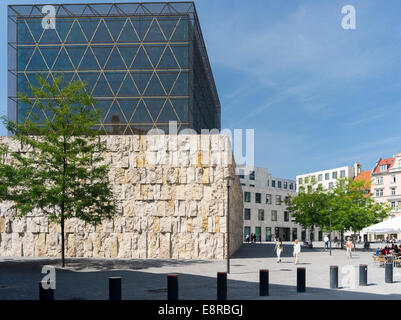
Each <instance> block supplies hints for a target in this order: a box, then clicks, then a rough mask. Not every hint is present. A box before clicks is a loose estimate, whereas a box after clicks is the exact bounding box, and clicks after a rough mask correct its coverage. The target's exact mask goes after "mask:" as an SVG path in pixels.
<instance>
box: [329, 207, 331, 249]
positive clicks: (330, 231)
mask: <svg viewBox="0 0 401 320" xmlns="http://www.w3.org/2000/svg"><path fill="white" fill-rule="evenodd" d="M329 238H330V256H331V207H330V237H329Z"/></svg>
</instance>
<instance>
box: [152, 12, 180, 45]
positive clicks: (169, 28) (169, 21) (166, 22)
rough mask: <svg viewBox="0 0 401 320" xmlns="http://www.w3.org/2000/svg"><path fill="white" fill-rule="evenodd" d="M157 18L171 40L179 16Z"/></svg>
mask: <svg viewBox="0 0 401 320" xmlns="http://www.w3.org/2000/svg"><path fill="white" fill-rule="evenodd" d="M157 20H158V21H159V24H160V27H161V29H162V31H163V33H164V35H165V36H166V38H167V40H170V38H171V35H172V34H173V31H174V29H175V26H176V25H177V23H178V18H177V17H174V16H171V17H158V18H157Z"/></svg>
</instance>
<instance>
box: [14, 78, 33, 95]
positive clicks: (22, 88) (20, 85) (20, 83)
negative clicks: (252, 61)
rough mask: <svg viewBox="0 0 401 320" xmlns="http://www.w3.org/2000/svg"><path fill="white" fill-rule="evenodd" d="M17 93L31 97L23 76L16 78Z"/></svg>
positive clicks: (26, 80)
mask: <svg viewBox="0 0 401 320" xmlns="http://www.w3.org/2000/svg"><path fill="white" fill-rule="evenodd" d="M17 92H18V93H20V94H24V95H27V96H31V90H30V84H29V81H28V79H27V78H26V77H25V75H24V74H19V75H18V76H17Z"/></svg>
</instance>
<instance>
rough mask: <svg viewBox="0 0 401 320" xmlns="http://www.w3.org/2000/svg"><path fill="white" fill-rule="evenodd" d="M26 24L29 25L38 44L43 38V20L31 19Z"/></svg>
mask: <svg viewBox="0 0 401 320" xmlns="http://www.w3.org/2000/svg"><path fill="white" fill-rule="evenodd" d="M26 22H27V24H28V28H29V30H30V31H31V34H32V36H33V38H34V39H35V41H36V42H39V40H40V37H41V36H42V33H43V27H42V20H40V19H30V20H26Z"/></svg>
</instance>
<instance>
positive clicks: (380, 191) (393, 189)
mask: <svg viewBox="0 0 401 320" xmlns="http://www.w3.org/2000/svg"><path fill="white" fill-rule="evenodd" d="M390 190H391V195H392V196H395V195H396V187H391V188H390ZM375 191H376V197H383V193H384V189H375Z"/></svg>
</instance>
